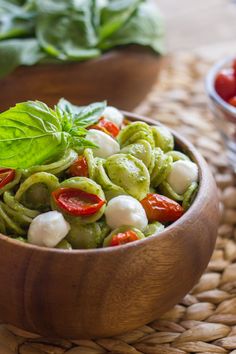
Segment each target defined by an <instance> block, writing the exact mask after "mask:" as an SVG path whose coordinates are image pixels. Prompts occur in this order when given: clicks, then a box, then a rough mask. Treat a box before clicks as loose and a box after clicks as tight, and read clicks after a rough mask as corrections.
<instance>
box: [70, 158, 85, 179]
mask: <svg viewBox="0 0 236 354" xmlns="http://www.w3.org/2000/svg"><path fill="white" fill-rule="evenodd" d="M69 174H70V175H71V176H73V177H76V176H80V177H88V176H89V172H88V164H87V161H86V158H85V157H84V156H79V157H78V159H77V160H76V161H75V162H74V163H73V164H72V165H71V166H70V168H69Z"/></svg>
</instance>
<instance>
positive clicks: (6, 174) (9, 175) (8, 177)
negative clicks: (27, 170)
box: [0, 168, 16, 188]
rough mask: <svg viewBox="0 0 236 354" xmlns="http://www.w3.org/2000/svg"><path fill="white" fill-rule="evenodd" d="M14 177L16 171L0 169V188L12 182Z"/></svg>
mask: <svg viewBox="0 0 236 354" xmlns="http://www.w3.org/2000/svg"><path fill="white" fill-rule="evenodd" d="M15 175H16V171H15V170H13V169H11V168H0V188H2V187H4V186H5V185H6V184H8V183H9V182H11V181H13V179H14V178H15Z"/></svg>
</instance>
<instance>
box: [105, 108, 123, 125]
mask: <svg viewBox="0 0 236 354" xmlns="http://www.w3.org/2000/svg"><path fill="white" fill-rule="evenodd" d="M102 116H103V117H104V118H105V119H107V120H110V121H111V122H113V123H115V124H116V125H118V127H121V125H122V123H123V120H124V116H123V114H122V113H121V112H120V111H119V110H118V109H117V108H115V107H112V106H107V107H106V108H105V110H104V112H103V114H102Z"/></svg>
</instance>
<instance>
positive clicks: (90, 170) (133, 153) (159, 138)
mask: <svg viewBox="0 0 236 354" xmlns="http://www.w3.org/2000/svg"><path fill="white" fill-rule="evenodd" d="M66 102H67V101H66ZM73 107H74V106H71V108H70V103H69V102H67V104H66V106H65V107H64V106H63V105H60V109H58V107H56V109H55V112H56V113H55V115H54V116H53V119H54V120H56V119H58V122H57V124H58V127H59V126H60V125H62V126H63V124H64V120H65V117H66V115H69V116H68V119H67V121H66V124H67V127H68V129H70V124H72V122H73V121H76V122H77V124H79V123H78V122H80V125H81V126H80V128H79V129H77V128H73V129H71V130H70V133H71V134H72V135H73V136H74V137H75V139H74V140H73V144H74V145H73V146H70V145H68V147H67V148H66V149H65V151H64V152H63V151H62V152H61V153H60V154H59V155H57V156H58V158H57V159H54V160H50V161H44V162H43V163H42V164H40V165H36V166H30V167H28V168H24V169H23V168H19V169H14V170H13V169H11V168H2V169H1V168H0V232H1V233H3V234H6V235H9V236H10V237H13V238H15V239H16V240H18V241H21V242H24V243H26V244H28V243H33V241H32V240H34V237H32V232H31V237H29V230H30V228H31V231H32V227H31V226H32V225H33V224H34V227H36V231H37V237H36V238H35V239H37V242H38V243H36V242H35V243H34V244H35V245H39V246H40V245H41V244H42V245H44V246H45V247H49V246H48V245H50V246H51V247H55V248H57V249H59V250H64V251H71V250H73V249H91V248H100V247H110V246H119V245H123V244H125V243H129V242H133V241H136V240H140V239H144V238H146V237H149V236H153V235H158V234H159V233H161V232H162V231H163V230H164V229H165V227H167V226H168V225H169V224H170V223H171V222H173V221H175V220H177V218H179V217H180V216H181V215H182V214H183V213H184V212H185V211H186V210H187V209H188V208H189V207H190V206H191V204H192V203H193V201H194V198H195V196H196V194H197V191H198V167H197V165H196V164H195V163H193V162H192V161H191V159H190V158H189V156H187V155H186V154H184V153H183V151H179V150H178V146H175V141H174V137H173V135H172V133H171V132H170V131H169V130H168V129H167V128H166V127H163V126H158V125H157V126H156V125H155V126H151V125H148V124H147V123H144V122H134V123H131V122H130V123H129V124H128V125H122V126H121V128H119V127H118V126H117V125H116V124H115V123H114V122H113V120H112V117H111V120H110V121H108V120H106V119H107V118H104V116H103V115H102V112H103V111H104V108H105V103H98V104H93V105H91V106H89V108H88V109H87V110H86V107H84V108H83V109H81V108H79V107H78V109H77V110H75V109H74V108H73ZM72 108H73V109H72ZM49 112H50V114H53V111H52V110H50V111H49ZM110 112H115V113H116V114H117V110H116V109H115V108H112V109H111V110H110ZM115 113H114V114H115ZM25 114H26V113H25ZM34 114H36V113H35V112H34ZM57 114H58V116H57ZM105 116H106V115H105ZM122 117H123V115H122V114H120V119H121V120H122V119H123V118H122ZM14 119H17V118H14ZM31 119H32V117H31ZM35 119H36V118H35ZM37 119H39V120H40V119H41V116H40V117H38V118H37ZM47 119H48V120H47V122H46V124H47V126H48V125H49V126H50V119H49V118H48V117H47ZM54 123H55V122H54ZM43 124H44V123H43V121H42V122H40V125H39V126H40V127H43ZM71 126H72V125H71ZM40 129H41V128H40ZM90 129H93V131H92V132H93V136H95V138H94V141H97V142H99V144H100V145H99V146H98V145H96V143H94V142H93V143H92V142H91V141H87V140H86V139H85V137H87V136H88V137H89V134H88V130H90ZM99 130H100V132H99V133H100V139H96V132H98V131H99ZM101 131H102V132H103V133H102V134H103V136H104V134H107V135H109V139H104V141H103V139H101ZM118 132H119V133H118ZM86 134H87V135H86ZM117 134H118V135H117ZM107 135H105V137H107ZM77 138H78V146H76V141H77V140H76V139H77ZM79 139H80V140H79ZM111 139H114V140H111ZM109 141H112V142H114V141H115V144H116V150H115V152H116V153H114V151H113V152H112V149H109V146H107V144H108V142H109ZM83 144H84V145H83ZM103 144H104V146H103ZM98 148H99V151H103V149H104V150H106V154H104V155H103V154H101V155H96V153H95V151H96V149H98ZM93 149H95V150H93ZM55 156H56V155H55ZM179 184H181V185H179ZM158 203H159V204H158ZM171 203H172V204H171ZM174 209H175V211H174V212H173V210H174ZM50 213H52V214H53V213H54V216H55V214H57V216H58V215H59V219H60V223H61V224H60V225H61V230H65V231H63V232H64V233H63V232H62V233H61V230H57V231H58V235H59V236H60V237H59V236H58V237H59V238H58V239H55V238H54V240H53V237H55V235H54V233H55V232H54V231H55V229H56V225H54V224H53V222H52V224H50V222H51V219H50V218H49V214H50ZM175 213H176V214H175ZM44 216H45V217H44ZM55 220H57V219H55ZM36 221H37V222H36ZM35 225H36V226H35ZM59 228H60V227H59ZM45 230H47V232H44V231H45ZM50 232H51V234H50ZM44 234H47V240H40V237H42V238H43V237H44ZM33 235H34V234H33ZM48 237H52V240H49V239H48ZM41 241H42V242H41ZM50 241H52V242H50Z"/></svg>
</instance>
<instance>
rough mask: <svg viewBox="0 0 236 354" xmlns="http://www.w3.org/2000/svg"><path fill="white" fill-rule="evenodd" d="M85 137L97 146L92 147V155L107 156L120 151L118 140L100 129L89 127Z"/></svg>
mask: <svg viewBox="0 0 236 354" xmlns="http://www.w3.org/2000/svg"><path fill="white" fill-rule="evenodd" d="M86 138H87V139H88V140H90V141H92V142H93V143H95V144H96V145H97V146H98V148H94V149H93V153H94V156H97V157H102V158H107V157H109V156H111V155H114V154H117V153H118V152H119V151H120V145H119V144H118V142H117V141H116V140H115V139H113V138H112V137H111V136H110V135H108V134H106V133H103V132H102V131H100V130H96V129H90V130H89V131H88V134H87V136H86Z"/></svg>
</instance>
